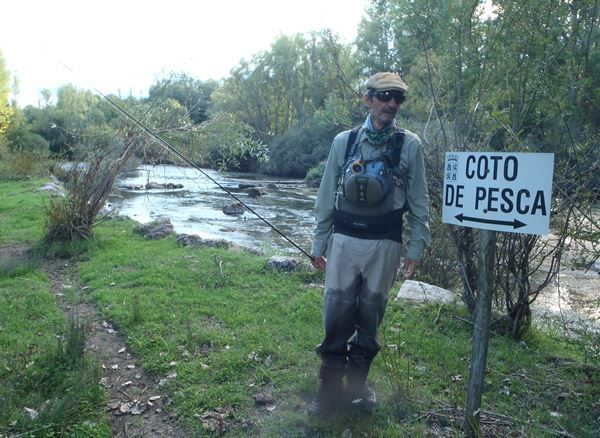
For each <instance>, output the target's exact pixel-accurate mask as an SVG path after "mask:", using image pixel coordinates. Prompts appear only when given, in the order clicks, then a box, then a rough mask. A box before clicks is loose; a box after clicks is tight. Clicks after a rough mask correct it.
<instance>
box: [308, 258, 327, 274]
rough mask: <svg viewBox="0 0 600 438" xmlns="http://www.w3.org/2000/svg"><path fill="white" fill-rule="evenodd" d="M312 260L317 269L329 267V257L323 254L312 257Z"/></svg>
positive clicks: (323, 269)
mask: <svg viewBox="0 0 600 438" xmlns="http://www.w3.org/2000/svg"><path fill="white" fill-rule="evenodd" d="M310 262H311V263H312V265H313V266H314V267H315V269H317V270H319V271H325V268H326V267H327V259H326V258H325V257H323V256H319V257H312V258H311V259H310Z"/></svg>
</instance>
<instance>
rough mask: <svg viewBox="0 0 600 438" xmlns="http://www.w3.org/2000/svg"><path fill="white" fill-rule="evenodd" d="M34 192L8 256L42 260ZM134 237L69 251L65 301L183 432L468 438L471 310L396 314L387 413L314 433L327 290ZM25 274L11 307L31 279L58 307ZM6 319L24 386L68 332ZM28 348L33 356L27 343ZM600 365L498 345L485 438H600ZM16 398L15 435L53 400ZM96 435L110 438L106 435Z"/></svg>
mask: <svg viewBox="0 0 600 438" xmlns="http://www.w3.org/2000/svg"><path fill="white" fill-rule="evenodd" d="M35 187H36V185H35V183H18V185H16V184H15V183H10V184H9V183H0V193H1V195H0V196H1V197H2V199H0V200H1V201H3V202H2V203H1V204H0V205H1V206H2V207H1V210H0V220H2V223H3V227H2V231H0V245H1V246H2V247H4V248H6V247H8V246H16V245H21V246H31V245H34V244H35V243H36V242H37V241H38V240H39V238H40V237H41V226H42V205H43V202H44V201H43V197H44V196H45V195H43V194H40V193H34V192H33V188H35ZM9 194H10V197H9ZM134 226H135V224H134V223H133V222H132V221H128V220H114V221H106V222H104V223H103V224H102V225H101V226H100V227H98V229H97V230H96V233H95V237H94V240H93V241H91V242H89V243H88V244H87V245H85V246H81V247H79V248H70V249H69V248H63V249H62V250H60V251H59V250H55V253H61V254H63V255H64V256H68V257H70V258H68V259H63V261H62V264H65V263H66V264H69V265H70V267H72V269H73V270H72V274H70V275H72V276H71V277H70V279H69V282H68V283H64V282H63V288H62V293H63V294H64V299H65V300H67V302H72V303H77V302H80V301H84V302H86V303H90V304H91V305H93V306H94V307H95V309H96V310H97V312H99V314H100V315H101V316H102V321H105V322H106V324H108V325H109V326H108V327H106V328H105V329H106V330H108V328H110V329H111V330H115V331H117V332H118V333H119V334H120V335H121V336H122V338H123V340H124V342H125V346H126V351H124V352H122V353H119V352H118V351H119V350H120V348H118V347H115V351H116V353H115V354H116V355H119V354H121V355H122V354H131V357H130V359H131V360H130V361H127V363H125V362H124V364H125V365H124V366H125V367H126V366H127V365H131V364H135V366H136V369H142V370H144V372H145V373H147V375H148V376H149V379H150V380H151V381H152V382H153V383H154V384H155V385H156V387H157V388H159V390H160V393H153V394H154V396H160V397H161V399H160V400H162V402H164V403H167V404H168V411H169V413H170V414H172V415H173V419H174V420H177V421H178V422H180V424H182V425H184V426H185V427H186V428H187V429H188V430H189V431H190V433H191V434H193V435H199V436H202V435H217V434H222V435H225V436H325V435H332V436H341V435H344V436H363V435H364V436H456V434H459V428H460V424H461V423H462V413H461V409H462V408H463V407H464V405H465V387H466V382H467V380H468V366H469V357H470V326H469V325H468V324H466V323H464V322H463V321H461V320H460V319H459V318H462V319H465V318H467V315H465V314H464V309H461V308H457V307H454V306H449V305H438V304H430V305H423V306H414V305H411V304H409V303H407V302H402V301H400V302H392V301H390V304H389V306H388V310H387V315H386V318H385V320H384V324H383V326H382V331H381V339H382V344H383V349H382V352H381V355H380V356H379V357H378V358H377V360H376V361H375V363H374V367H373V371H372V374H371V380H372V383H373V386H374V387H375V388H376V390H377V391H378V393H379V396H380V397H379V398H380V401H381V403H380V405H379V407H378V408H377V409H376V410H375V412H374V413H373V414H372V415H371V416H368V417H361V416H357V415H355V414H354V413H352V412H350V411H343V412H342V413H341V414H340V415H339V416H336V417H334V418H332V419H330V421H313V420H309V419H308V418H307V417H306V414H305V406H306V403H307V402H308V401H309V400H310V398H311V396H312V395H313V394H314V391H315V389H316V385H317V379H316V373H317V367H318V363H317V360H316V357H315V355H314V353H313V349H314V345H315V344H316V343H318V342H319V340H320V338H321V336H322V328H321V303H322V281H323V277H322V275H321V274H319V273H316V272H312V271H310V270H306V269H301V270H299V271H297V272H293V273H283V272H276V271H272V270H269V269H267V268H266V261H267V257H266V256H256V255H252V254H248V253H246V252H242V251H228V250H224V249H220V248H201V249H192V248H187V247H182V246H178V245H177V244H176V241H175V238H174V237H170V238H166V239H163V240H158V241H150V240H146V239H144V238H143V237H141V236H140V235H138V234H136V233H135V232H134ZM75 250H76V251H75ZM10 263H11V262H9V261H7V260H4V259H3V262H2V266H4V267H5V268H4V269H3V271H2V273H3V275H2V276H1V277H0V293H1V294H2V299H3V300H4V301H5V302H7V303H8V302H11V300H12V302H15V301H14V300H16V299H17V298H18V297H19V296H20V294H19V293H18V292H19V291H24V290H29V288H31V285H32V284H33V283H32V278H35V279H37V280H35V282H34V283H35V284H37V285H38V287H37V288H36V291H35V295H36V296H38V297H44V299H45V300H46V302H48V303H50V304H51V303H52V300H55V298H54V295H52V292H51V290H50V289H51V286H50V284H49V282H48V280H47V279H46V278H45V275H44V274H43V272H42V271H41V269H39V268H36V267H35V266H31V267H30V268H28V269H30V271H28V272H30V274H29V273H28V274H27V275H23V274H22V272H23V271H19V269H21V268H19V266H23V265H22V264H21V265H19V264H18V263H17V264H16V265H14V266H12V267H11V264H10ZM32 276H33V277H32ZM64 286H68V287H64ZM399 286H400V285H399V284H397V285H395V286H394V290H397V288H398V287H399ZM54 306H55V307H54V312H56V309H57V307H56V304H54ZM0 312H3V313H2V315H1V316H2V321H5V320H6V319H5V318H8V317H9V315H10V318H11V320H18V321H21V323H20V325H19V332H18V333H15V332H14V331H12V330H9V326H7V325H4V323H2V325H3V329H2V330H0V342H1V344H2V345H3V346H10V347H9V348H6V349H4V348H3V350H2V351H3V353H2V354H3V357H2V360H3V361H4V364H5V368H4V370H2V371H0V372H1V373H2V374H0V378H1V379H3V381H4V382H9V383H10V382H16V377H15V376H18V375H19V373H20V372H22V370H25V369H27V368H26V367H27V364H28V363H30V362H31V361H34V362H37V361H38V357H39V355H40V354H42V352H43V351H44V350H45V349H47V348H48V346H49V345H50V344H51V342H52V341H51V339H52V336H54V335H55V334H60V333H62V331H61V329H60V323H57V324H55V325H50V326H46V328H45V329H44V330H46V331H47V332H48V339H46V338H45V337H44V338H43V339H44V340H42V338H39V336H38V335H37V330H39V328H37V326H36V324H34V323H33V322H35V321H43V320H44V318H46V316H45V315H46V314H48V311H44V310H43V308H42V307H40V306H39V305H37V304H36V303H35V302H33V303H30V304H28V305H24V306H22V307H17V306H14V305H13V306H3V307H0ZM457 317H458V318H457ZM17 336H18V337H19V338H22V339H26V340H27V341H26V342H23V343H17V342H15V340H14V339H15V337H17ZM32 346H33V348H32ZM106 348H110V347H109V346H107V347H106ZM121 348H122V347H121ZM440 352H443V354H441V353H440ZM591 354H592V352H591V351H590V350H589V349H588V348H587V344H583V343H581V342H575V341H568V340H566V339H562V338H560V337H557V336H556V333H553V334H552V335H551V336H549V335H548V334H546V333H544V332H541V331H539V330H535V329H534V330H532V331H531V332H530V333H529V334H528V335H527V337H526V338H525V339H524V341H523V342H519V343H515V342H513V341H511V340H509V339H506V338H503V337H500V336H492V339H491V343H490V352H489V360H488V374H487V375H486V392H485V393H484V399H483V404H482V407H483V410H484V412H483V413H482V419H483V421H482V424H483V427H484V432H485V433H486V434H489V435H492V436H528V437H529V436H557V435H562V436H578V437H579V436H583V437H585V436H594V434H596V433H598V431H599V427H600V425H599V424H598V423H597V420H596V419H597V417H598V416H599V415H600V405H599V404H598V400H599V399H600V377H599V374H600V373H599V369H598V365H597V361H595V360H593V357H592V355H591ZM102 365H104V368H102ZM113 365H119V366H120V367H121V365H120V364H117V363H110V362H109V363H99V364H98V367H99V368H100V369H102V370H103V371H102V372H103V373H106V376H110V373H111V372H112V366H113ZM7 367H8V369H9V371H8V370H7V369H6V368H7ZM133 377H134V378H133V379H131V381H130V383H129V384H127V385H125V386H118V388H119V389H120V390H121V391H123V392H125V393H127V394H129V395H131V396H132V397H134V398H135V397H137V394H142V395H141V396H140V397H138V399H141V398H142V397H145V396H148V397H149V394H147V392H144V388H143V387H142V386H138V384H137V382H136V379H135V374H134V375H133ZM126 382H127V381H123V382H120V383H119V384H125V383H126ZM2 388H3V389H2V391H3V393H2V397H4V399H5V400H6V399H8V398H10V400H11V404H10V405H9V406H10V407H11V409H10V410H5V411H2V412H3V414H2V417H0V434H5V435H8V434H12V433H14V431H15V430H17V429H16V428H17V426H22V425H23V424H24V423H20V421H23V420H21V418H22V415H23V410H24V408H25V407H28V408H30V409H34V410H36V411H38V412H41V411H43V409H44V400H43V397H40V398H39V399H38V400H39V402H38V404H37V405H32V404H29V405H28V404H26V403H28V400H29V399H20V398H19V396H18V394H17V393H16V392H15V391H14V390H13V389H11V388H10V387H8V388H7V386H6V385H2ZM107 400H108V398H107ZM148 401H150V400H149V398H148V399H144V402H145V403H146V404H145V411H146V412H148V413H150V412H153V411H154V412H155V409H156V408H157V407H155V406H150V405H148V404H147V402H148ZM113 406H116V405H109V404H108V401H107V403H106V405H104V406H96V409H97V412H98V413H99V415H100V417H102V416H103V415H107V416H109V417H110V416H111V415H115V413H114V410H115V409H114V407H113ZM133 406H135V405H133ZM157 406H158V404H157ZM118 408H119V410H120V406H119V407H118ZM105 412H106V413H107V414H103V413H105ZM119 418H121V419H125V420H128V421H129V423H130V424H131V423H135V422H136V421H140V420H139V418H140V417H139V416H136V415H134V414H133V413H132V412H123V413H121V414H120V415H119ZM15 420H17V423H14V424H13V422H14V421H15ZM82 421H83V420H82ZM125 423H127V421H125ZM28 424H30V425H31V427H43V426H44V424H43V423H41V424H40V423H37V424H36V423H35V422H32V423H28ZM97 424H99V423H97ZM19 430H23V429H19ZM96 432H98V433H97V434H96V436H106V435H103V433H105V429H102V428H97V430H96Z"/></svg>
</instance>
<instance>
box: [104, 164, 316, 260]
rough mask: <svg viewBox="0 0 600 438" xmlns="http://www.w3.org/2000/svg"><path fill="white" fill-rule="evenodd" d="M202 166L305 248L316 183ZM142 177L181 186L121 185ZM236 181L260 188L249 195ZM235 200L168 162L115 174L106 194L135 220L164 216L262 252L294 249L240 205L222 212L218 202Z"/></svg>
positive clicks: (185, 230) (184, 228)
mask: <svg viewBox="0 0 600 438" xmlns="http://www.w3.org/2000/svg"><path fill="white" fill-rule="evenodd" d="M203 170H204V172H206V173H207V174H208V175H209V176H210V177H211V178H213V179H214V180H215V181H217V182H218V183H219V184H221V185H223V186H224V187H226V188H227V189H228V190H230V191H231V192H232V193H233V194H235V195H236V196H237V197H238V198H239V199H240V200H242V201H243V202H244V203H245V204H247V205H248V206H249V207H250V208H252V210H254V211H256V212H257V213H258V214H259V215H260V216H262V217H263V218H265V219H266V220H267V221H268V222H269V223H271V224H272V225H274V226H275V227H276V228H277V229H279V230H280V231H281V232H282V233H283V234H285V235H286V236H288V237H289V238H290V239H291V240H292V241H294V242H295V243H296V244H297V245H299V246H300V247H301V248H303V249H305V250H306V251H308V250H310V242H311V238H312V231H313V228H314V218H313V213H312V212H313V206H314V202H315V199H316V194H317V191H316V189H314V188H308V187H306V185H305V184H304V183H303V181H302V180H293V179H283V178H273V177H270V176H265V175H257V174H249V173H233V172H225V173H222V172H217V171H215V170H211V169H203ZM148 182H155V183H158V184H168V183H173V184H181V185H183V188H180V189H151V190H145V189H144V190H134V189H127V188H126V187H127V186H134V187H135V186H145V185H146V183H148ZM240 184H243V185H244V184H245V185H255V186H257V187H259V188H260V190H261V191H263V192H264V194H263V195H262V196H259V197H254V198H253V197H250V196H249V195H248V191H247V190H246V189H240V188H239V187H240ZM267 186H268V187H267ZM236 202H237V201H235V199H233V198H232V197H231V196H230V195H228V194H227V193H226V192H225V191H223V190H222V189H220V188H219V187H218V186H217V185H216V184H215V183H214V182H212V181H210V180H209V179H208V178H207V177H206V176H204V175H202V174H201V173H200V172H199V171H197V170H196V169H192V168H188V167H180V166H173V165H159V166H150V165H145V166H141V167H139V168H138V169H137V171H136V172H134V173H132V174H129V175H128V176H127V177H126V178H123V179H121V180H119V182H118V187H117V189H116V190H115V191H114V193H113V194H112V195H111V197H110V199H109V203H110V207H111V208H114V209H115V210H116V211H117V212H118V213H119V214H120V215H122V216H127V217H130V218H132V219H134V220H136V221H138V222H141V223H146V222H150V221H152V220H154V219H156V218H158V217H165V216H166V217H168V218H169V219H170V220H171V223H172V224H173V227H174V229H175V232H176V233H178V234H197V235H199V236H200V237H202V238H210V239H225V240H228V241H230V242H234V243H236V244H239V245H242V246H246V247H251V248H258V249H262V250H265V251H267V252H276V253H285V254H289V255H292V254H294V253H298V252H299V251H298V250H297V249H296V248H294V247H293V246H292V245H291V244H290V243H289V242H287V241H286V240H285V239H284V238H283V237H281V236H280V235H279V234H278V233H277V232H276V231H274V230H273V229H272V228H270V227H269V226H268V225H266V224H265V223H264V222H263V221H262V220H260V219H259V218H258V217H257V216H256V215H254V214H253V213H251V212H250V211H248V210H245V212H244V214H243V215H241V216H230V215H226V214H225V213H223V207H225V206H227V205H231V204H233V203H236Z"/></svg>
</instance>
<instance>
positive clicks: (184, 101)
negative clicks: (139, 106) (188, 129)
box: [146, 73, 218, 124]
mask: <svg viewBox="0 0 600 438" xmlns="http://www.w3.org/2000/svg"><path fill="white" fill-rule="evenodd" d="M217 85H218V84H217V82H216V81H212V80H209V81H206V82H202V81H199V80H197V79H193V78H191V77H189V76H187V75H186V74H185V73H179V74H173V75H171V76H170V77H169V78H168V79H162V80H160V81H158V82H157V83H156V84H154V85H152V86H151V87H150V90H149V91H148V98H147V99H146V101H148V102H153V101H155V100H168V99H173V100H175V101H177V102H179V104H180V105H181V106H182V107H184V108H186V109H187V111H188V116H189V118H190V119H191V120H192V122H193V123H194V124H200V123H202V122H204V121H206V120H207V119H208V117H209V112H210V109H211V103H212V102H211V94H212V93H213V92H214V91H215V90H216V89H217Z"/></svg>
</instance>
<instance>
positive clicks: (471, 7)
mask: <svg viewBox="0 0 600 438" xmlns="http://www.w3.org/2000/svg"><path fill="white" fill-rule="evenodd" d="M594 4H595V3H594V2H593V1H583V2H563V3H557V2H554V1H551V0H548V1H544V2H542V3H539V2H537V3H535V5H536V7H535V8H534V7H533V2H530V1H526V2H515V1H510V0H508V1H496V2H492V3H481V2H474V3H471V4H466V3H464V2H461V1H449V2H446V3H443V4H442V3H435V2H426V1H423V2H411V1H406V0H382V1H374V2H373V3H372V5H371V8H370V9H369V15H368V17H367V18H366V19H365V21H364V22H363V24H362V25H361V28H360V30H359V42H360V41H364V42H369V41H380V42H383V41H385V42H387V44H381V45H379V46H377V47H376V48H375V49H376V51H375V52H368V53H367V55H366V57H365V58H364V59H365V62H367V63H368V66H369V67H370V68H372V69H383V68H385V69H393V70H401V71H402V72H403V73H404V75H405V77H406V78H407V80H408V83H409V87H411V88H410V90H409V98H408V105H407V109H408V110H409V114H410V115H411V117H416V118H417V119H418V120H419V121H420V122H421V123H422V133H423V134H422V137H423V139H424V141H425V144H426V147H427V149H426V153H427V155H428V157H427V161H428V165H429V169H428V170H429V177H430V180H431V181H432V184H431V185H430V194H431V197H432V203H433V204H434V205H440V203H441V190H440V189H441V181H443V178H442V175H443V173H442V167H441V166H442V164H443V154H444V152H445V151H448V150H458V151H461V150H490V149H491V150H496V151H503V152H511V151H512V152H554V153H555V175H556V177H555V181H557V182H558V184H557V185H556V186H555V188H556V195H557V196H558V197H559V198H562V199H564V201H565V202H560V203H558V204H557V207H556V208H555V209H554V210H553V214H554V216H555V217H556V218H558V222H560V224H559V225H558V227H557V228H558V232H559V233H560V237H559V239H558V240H557V241H555V242H553V243H554V244H553V245H548V244H547V242H543V241H541V240H540V239H538V238H526V237H523V238H521V237H518V236H504V237H503V238H500V239H498V247H497V251H498V260H499V263H498V265H497V272H496V278H497V280H498V283H497V286H498V289H499V290H498V292H499V293H502V294H503V295H504V296H503V297H498V299H497V302H498V303H502V305H503V306H505V309H506V312H507V315H508V316H509V318H510V319H511V325H512V327H513V333H514V335H515V336H519V335H521V334H522V330H521V329H522V328H523V327H522V326H524V325H526V323H527V315H528V314H529V313H530V311H529V305H530V304H531V302H532V301H533V300H534V299H535V297H536V296H537V293H539V290H540V288H541V287H543V286H544V285H545V284H548V282H549V281H550V280H551V279H552V278H553V276H554V275H556V273H557V266H558V262H559V261H560V257H561V254H562V249H563V246H564V242H565V240H564V238H565V237H566V235H568V234H572V232H571V231H570V230H572V229H574V228H573V222H572V221H573V219H574V217H575V215H576V214H579V213H580V212H581V211H582V210H585V208H583V209H582V206H583V205H584V204H585V205H587V204H589V201H590V200H591V199H593V198H594V197H595V196H597V195H595V193H596V192H597V190H598V187H597V186H595V185H592V184H590V183H586V182H584V181H583V179H582V178H581V173H579V174H577V173H576V172H575V170H574V169H575V168H578V167H579V168H587V169H589V170H590V171H591V173H592V174H593V173H597V169H598V167H597V166H598V161H597V158H596V157H597V153H596V154H589V152H591V150H590V149H589V148H587V147H583V148H581V145H584V144H585V143H589V142H587V141H586V139H587V138H588V137H589V135H590V133H594V132H597V129H598V124H597V121H596V114H597V111H598V109H599V108H600V106H599V105H598V102H596V97H595V91H594V87H596V86H597V84H596V85H593V86H592V85H591V83H592V82H594V81H592V77H595V76H597V75H598V74H600V71H598V65H597V64H596V63H595V59H596V54H597V53H598V50H594V49H595V48H597V46H598V43H600V38H599V32H598V28H597V23H598V16H597V14H598V10H597V9H598V8H597V7H594ZM491 6H493V7H494V9H490V7H491ZM539 10H542V11H544V13H543V14H540V13H538V11H539ZM508 29H510V32H507V30H508ZM386 45H387V50H386ZM377 51H379V52H381V53H379V52H377ZM396 54H401V57H400V58H399V59H400V60H401V65H398V64H392V63H389V64H387V65H383V64H382V62H391V60H396V59H398V58H397V57H396V56H395V55H396ZM386 60H387V61H386ZM596 82H597V81H596ZM411 84H414V87H413V86H412V85H411ZM578 84H580V85H578ZM590 87H591V88H590ZM413 88H416V89H417V90H418V91H417V92H416V93H415V94H414V95H413V92H412V89H413ZM414 98H416V99H417V100H419V101H421V102H427V104H428V105H423V103H415V104H412V103H411V100H412V99H414ZM595 141H596V140H593V141H592V142H593V143H595ZM580 148H581V149H583V150H585V152H584V153H578V149H580ZM588 151H589V152H588ZM575 156H576V157H577V158H575ZM580 160H581V161H580ZM592 169H594V170H593V171H592ZM565 187H585V188H586V189H587V191H585V190H582V191H579V192H578V197H572V196H571V195H570V194H569V193H568V192H567V190H565ZM565 221H566V222H565ZM569 221H571V223H569ZM449 232H450V233H451V235H452V240H453V241H454V242H455V243H456V248H457V251H458V259H459V266H460V267H461V274H462V275H463V283H464V286H465V287H464V295H465V301H466V302H467V303H468V304H469V308H471V309H474V306H473V303H474V300H475V297H476V293H477V291H476V285H475V284H474V282H473V280H474V278H475V272H476V265H475V263H474V261H475V258H474V256H473V254H475V253H476V246H474V245H475V244H476V236H474V235H473V233H472V232H471V231H468V230H459V229H457V228H454V227H451V228H449ZM445 240H448V239H445ZM538 256H539V257H538ZM540 258H541V260H543V259H548V260H552V262H551V263H550V265H551V267H552V268H551V269H550V272H549V276H547V277H546V278H545V280H544V281H542V283H541V284H540V285H539V287H531V284H530V281H529V279H530V278H531V276H532V274H533V272H535V271H536V270H539V268H540V265H541V261H540ZM508 278H510V280H507V279H508Z"/></svg>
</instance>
